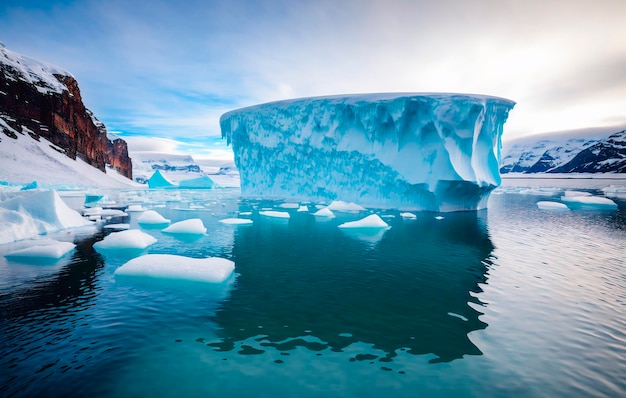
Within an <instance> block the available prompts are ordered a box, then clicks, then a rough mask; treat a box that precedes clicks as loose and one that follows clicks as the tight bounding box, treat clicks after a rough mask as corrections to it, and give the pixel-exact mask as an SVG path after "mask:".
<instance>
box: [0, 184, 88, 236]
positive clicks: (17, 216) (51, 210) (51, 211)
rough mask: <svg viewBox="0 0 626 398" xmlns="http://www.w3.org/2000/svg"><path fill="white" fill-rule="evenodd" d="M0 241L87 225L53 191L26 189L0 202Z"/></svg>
mask: <svg viewBox="0 0 626 398" xmlns="http://www.w3.org/2000/svg"><path fill="white" fill-rule="evenodd" d="M0 225H2V227H1V228H0V244H2V243H9V242H14V241H18V240H22V239H26V238H30V237H33V236H36V235H40V234H45V233H50V232H56V231H61V230H64V229H68V228H75V227H82V226H85V225H91V223H90V222H89V221H87V220H85V219H84V218H83V217H82V216H81V215H80V214H79V213H78V212H77V211H75V210H72V209H70V208H69V207H68V206H67V205H66V204H65V202H64V201H63V199H61V197H59V195H58V194H57V193H56V192H55V191H41V192H28V193H25V194H21V195H19V196H17V197H15V198H12V199H9V200H5V201H4V202H0Z"/></svg>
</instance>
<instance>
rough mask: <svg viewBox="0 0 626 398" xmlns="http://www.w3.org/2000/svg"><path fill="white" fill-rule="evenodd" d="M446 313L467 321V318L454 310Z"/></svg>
mask: <svg viewBox="0 0 626 398" xmlns="http://www.w3.org/2000/svg"><path fill="white" fill-rule="evenodd" d="M448 315H450V316H453V317H455V318H459V319H460V320H462V321H465V322H467V318H466V317H464V316H463V315H460V314H456V313H454V312H448Z"/></svg>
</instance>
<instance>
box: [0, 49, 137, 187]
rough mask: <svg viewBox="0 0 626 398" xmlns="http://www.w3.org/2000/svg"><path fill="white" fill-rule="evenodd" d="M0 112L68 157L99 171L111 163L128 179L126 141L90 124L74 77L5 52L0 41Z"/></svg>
mask: <svg viewBox="0 0 626 398" xmlns="http://www.w3.org/2000/svg"><path fill="white" fill-rule="evenodd" d="M0 116H1V117H2V118H3V119H4V120H5V121H6V122H7V123H8V124H9V125H10V126H11V127H12V128H13V129H15V130H17V131H18V132H22V133H28V134H29V135H30V136H31V137H33V138H34V139H38V138H39V136H41V137H44V138H46V139H47V140H48V141H50V142H51V143H52V144H54V145H55V146H57V147H59V148H61V149H62V150H63V151H64V153H65V154H66V155H67V156H69V157H70V158H72V159H76V158H77V157H78V158H80V159H82V160H84V161H85V162H86V163H88V164H90V165H92V166H94V167H96V168H98V169H100V170H102V171H105V170H106V167H105V166H106V164H111V165H113V166H114V167H115V168H116V169H118V170H119V171H120V172H121V174H123V175H125V176H126V177H128V178H131V179H132V165H131V160H130V158H129V157H128V150H127V148H126V143H125V142H124V141H123V140H121V139H115V140H113V142H110V140H109V139H108V138H107V133H106V128H105V127H104V125H103V124H102V123H100V125H101V126H96V123H95V122H94V119H95V118H94V117H92V116H93V114H92V113H91V112H90V111H89V110H88V109H87V108H85V105H84V104H83V101H82V98H81V94H80V89H79V87H78V83H77V82H76V79H74V77H73V76H72V75H71V74H69V73H68V72H65V71H63V70H60V69H58V68H56V67H54V66H51V65H47V64H45V63H42V62H40V61H36V60H33V59H30V58H28V57H25V56H22V55H20V54H17V53H15V52H13V51H10V50H7V49H6V48H5V47H4V46H3V45H2V44H0ZM95 120H97V119H95ZM98 123H99V122H98ZM5 134H6V132H5ZM7 135H8V134H7ZM117 141H119V142H117ZM116 142H117V143H116ZM110 147H111V149H110ZM109 149H110V150H109Z"/></svg>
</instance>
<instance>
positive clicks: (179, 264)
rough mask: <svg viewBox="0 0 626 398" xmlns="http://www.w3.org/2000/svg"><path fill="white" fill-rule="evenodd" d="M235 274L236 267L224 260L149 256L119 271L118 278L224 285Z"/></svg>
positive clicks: (167, 255)
mask: <svg viewBox="0 0 626 398" xmlns="http://www.w3.org/2000/svg"><path fill="white" fill-rule="evenodd" d="M234 270H235V263H234V262H232V261H230V260H227V259H225V258H219V257H209V258H191V257H184V256H177V255H173V254H146V255H143V256H140V257H136V258H134V259H132V260H130V261H128V262H127V263H125V264H124V265H122V266H121V267H119V268H118V269H116V270H115V276H129V277H144V278H154V279H169V280H183V281H194V282H207V283H222V282H224V281H226V280H227V279H229V278H230V276H231V275H232V274H233V271H234Z"/></svg>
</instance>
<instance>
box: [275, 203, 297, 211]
mask: <svg viewBox="0 0 626 398" xmlns="http://www.w3.org/2000/svg"><path fill="white" fill-rule="evenodd" d="M278 207H280V208H281V209H298V208H300V204H298V203H288V202H286V203H281V204H279V205H278Z"/></svg>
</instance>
